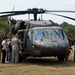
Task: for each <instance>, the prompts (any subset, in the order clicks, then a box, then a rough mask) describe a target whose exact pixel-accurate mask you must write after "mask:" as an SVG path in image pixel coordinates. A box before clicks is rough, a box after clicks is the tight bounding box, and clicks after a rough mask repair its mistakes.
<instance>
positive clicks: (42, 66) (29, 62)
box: [0, 52, 75, 75]
mask: <svg viewBox="0 0 75 75" xmlns="http://www.w3.org/2000/svg"><path fill="white" fill-rule="evenodd" d="M0 75H75V63H74V62H73V52H72V53H71V55H70V57H69V60H68V61H64V62H58V60H57V58H55V57H52V58H51V57H50V58H49V57H48V58H41V59H40V58H27V59H26V61H25V62H24V63H20V64H8V63H6V64H2V63H0Z"/></svg>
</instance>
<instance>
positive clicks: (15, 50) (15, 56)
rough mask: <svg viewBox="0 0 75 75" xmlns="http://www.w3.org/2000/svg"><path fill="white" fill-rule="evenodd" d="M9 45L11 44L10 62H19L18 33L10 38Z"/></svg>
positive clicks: (19, 43)
mask: <svg viewBox="0 0 75 75" xmlns="http://www.w3.org/2000/svg"><path fill="white" fill-rule="evenodd" d="M11 45H12V63H16V64H17V63H18V62H19V51H20V45H21V42H20V40H19V35H18V34H16V35H15V36H14V38H13V39H12V41H11Z"/></svg>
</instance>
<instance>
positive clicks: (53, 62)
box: [23, 57, 75, 67]
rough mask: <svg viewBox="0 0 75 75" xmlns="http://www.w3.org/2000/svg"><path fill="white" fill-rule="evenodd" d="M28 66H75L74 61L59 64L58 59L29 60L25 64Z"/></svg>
mask: <svg viewBox="0 0 75 75" xmlns="http://www.w3.org/2000/svg"><path fill="white" fill-rule="evenodd" d="M23 64H25V65H26V64H27V65H41V66H53V67H71V66H75V63H74V62H73V60H72V59H69V60H67V61H63V62H59V61H58V59H57V58H35V57H34V58H27V59H25V61H24V62H23Z"/></svg>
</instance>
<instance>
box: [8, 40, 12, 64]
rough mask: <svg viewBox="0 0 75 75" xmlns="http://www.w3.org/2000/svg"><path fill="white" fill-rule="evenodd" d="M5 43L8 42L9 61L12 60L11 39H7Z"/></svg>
mask: <svg viewBox="0 0 75 75" xmlns="http://www.w3.org/2000/svg"><path fill="white" fill-rule="evenodd" d="M7 43H8V48H9V50H8V55H7V56H8V62H9V63H11V62H12V46H11V40H10V39H7Z"/></svg>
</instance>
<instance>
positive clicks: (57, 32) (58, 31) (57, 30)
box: [54, 29, 64, 38]
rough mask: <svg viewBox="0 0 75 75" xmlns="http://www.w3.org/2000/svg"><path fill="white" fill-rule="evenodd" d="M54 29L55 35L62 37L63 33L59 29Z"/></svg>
mask: <svg viewBox="0 0 75 75" xmlns="http://www.w3.org/2000/svg"><path fill="white" fill-rule="evenodd" d="M54 31H55V33H56V34H57V37H60V38H64V33H63V31H62V30H61V29H56V30H54Z"/></svg>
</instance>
